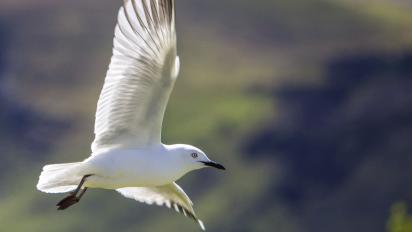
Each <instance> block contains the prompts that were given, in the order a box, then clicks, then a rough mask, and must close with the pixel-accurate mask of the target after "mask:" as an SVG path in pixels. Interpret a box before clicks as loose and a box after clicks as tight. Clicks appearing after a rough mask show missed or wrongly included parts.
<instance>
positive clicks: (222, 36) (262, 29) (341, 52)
mask: <svg viewBox="0 0 412 232" xmlns="http://www.w3.org/2000/svg"><path fill="white" fill-rule="evenodd" d="M121 2H122V1H117V0H70V1H69V0H61V1H49V0H2V1H1V2H0V148H1V150H0V151H1V156H0V181H1V183H2V188H1V190H0V231H142V232H143V231H148V232H149V231H166V230H167V231H195V230H197V229H198V228H197V226H196V225H195V224H194V223H192V222H191V221H190V220H187V219H185V218H183V217H182V216H180V215H177V214H175V213H173V212H171V211H169V210H167V209H163V208H158V207H153V206H146V205H143V204H140V203H137V202H134V201H131V200H128V199H124V198H123V197H121V196H120V195H119V194H117V193H116V192H114V191H104V190H93V191H90V192H88V193H87V194H86V195H85V198H84V199H83V200H82V202H81V204H79V205H76V206H75V207H73V208H71V209H70V210H67V211H64V212H58V211H56V209H55V207H54V204H55V203H56V202H57V201H58V200H60V198H62V197H63V195H50V194H49V195H48V194H44V193H40V192H38V191H36V190H35V185H36V182H37V177H38V175H39V173H40V170H41V167H42V166H43V165H44V164H46V163H58V162H59V163H60V162H71V161H78V160H81V159H84V158H86V157H87V156H88V155H89V153H90V148H89V146H90V142H91V141H92V139H93V122H94V111H95V106H96V102H97V98H98V95H99V91H100V89H101V87H102V84H103V78H104V76H105V72H106V67H107V65H108V62H109V58H110V56H111V46H112V42H111V40H112V36H113V28H114V25H115V22H116V14H117V9H118V7H119V6H120V4H121ZM411 10H412V4H411V3H410V2H409V1H403V0H365V1H356V0H307V1H300V0H288V1H277V0H266V1H264V0H257V1H246V0H225V1H220V0H208V1H200V0H177V30H178V39H179V42H178V45H179V53H180V57H181V61H182V70H181V76H180V77H179V80H178V81H177V83H176V87H175V90H174V92H173V94H172V96H171V101H170V104H169V107H168V109H167V113H166V118H165V122H164V126H165V128H164V142H165V143H169V144H171V143H189V144H195V145H197V146H199V147H201V148H203V149H204V150H205V151H207V152H208V154H209V156H210V157H213V158H214V159H216V160H218V161H220V162H222V163H223V164H225V166H227V168H228V171H226V172H225V173H221V172H215V171H212V170H203V171H200V172H197V173H191V174H189V175H187V176H185V177H184V178H183V179H182V180H181V181H179V183H180V184H181V185H182V187H183V188H184V189H185V190H186V192H187V193H188V194H189V196H191V198H192V200H193V201H194V202H195V209H196V211H197V212H198V215H199V216H200V217H201V218H202V219H203V220H204V222H205V224H206V227H207V229H208V230H209V231H282V232H297V231H308V232H312V231H313V232H319V231H328V232H329V231H334V232H347V231H362V232H369V231H370V232H379V231H390V232H392V231H410V230H407V229H406V228H408V227H410V216H409V215H408V214H407V211H406V207H409V208H410V207H411V205H412V185H411V184H410V183H412V172H411V167H412V156H411V154H412V143H411V142H410V141H411V138H412V14H410V12H411ZM400 201H402V202H404V203H403V205H397V204H396V202H400Z"/></svg>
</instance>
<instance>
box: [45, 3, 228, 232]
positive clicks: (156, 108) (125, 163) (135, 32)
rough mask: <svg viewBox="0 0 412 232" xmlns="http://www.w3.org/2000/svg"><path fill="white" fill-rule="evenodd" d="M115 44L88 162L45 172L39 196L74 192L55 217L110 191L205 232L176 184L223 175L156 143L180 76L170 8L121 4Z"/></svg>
mask: <svg viewBox="0 0 412 232" xmlns="http://www.w3.org/2000/svg"><path fill="white" fill-rule="evenodd" d="M113 43H114V45H113V56H112V58H111V62H110V66H109V70H108V71H107V75H106V78H105V82H104V86H103V89H102V92H101V94H100V98H99V101H98V104H97V112H96V122H95V129H94V132H95V139H94V141H93V143H92V154H91V156H90V157H89V158H87V159H85V160H84V161H82V162H76V163H67V164H51V165H46V166H44V168H43V171H42V173H41V174H40V178H39V182H38V184H37V189H38V190H40V191H43V192H47V193H62V192H71V191H73V192H71V194H70V195H69V196H68V197H66V198H65V199H63V200H62V201H60V202H59V203H58V206H59V209H66V208H68V207H69V206H71V205H73V204H75V203H77V202H78V201H79V200H80V198H81V197H82V196H83V194H84V193H85V191H86V190H87V188H104V189H115V190H116V191H118V192H120V193H121V194H122V195H123V196H125V197H127V198H132V199H135V200H137V201H140V202H143V203H147V204H153V203H156V204H157V205H165V206H168V207H169V208H174V209H175V210H176V211H178V212H180V213H182V214H184V215H185V216H188V217H190V218H192V219H194V220H195V221H196V222H198V224H199V225H200V227H201V228H202V229H203V230H204V226H203V223H202V222H201V221H200V220H199V219H198V218H197V216H196V214H195V212H194V210H193V207H192V205H193V203H192V201H191V200H190V199H189V197H188V196H187V195H186V193H185V192H184V191H183V190H182V189H181V188H180V187H179V186H178V185H177V184H176V183H175V181H176V180H178V179H179V178H181V177H182V176H183V175H185V174H186V173H188V172H190V171H192V170H196V169H200V168H204V167H207V166H209V167H215V168H218V169H224V167H223V166H222V165H219V164H217V163H215V162H213V161H211V160H210V159H209V158H208V157H207V156H206V155H205V153H204V152H203V151H201V150H200V149H198V148H196V147H193V146H190V145H184V144H176V145H165V144H163V143H162V142H161V128H162V121H163V115H164V112H165V109H166V106H167V102H168V99H169V96H170V93H171V91H172V89H173V86H174V83H175V80H176V78H177V76H178V73H179V68H180V61H179V58H178V56H177V50H176V32H175V4H174V0H126V1H125V2H124V5H123V7H121V8H120V10H119V14H118V23H117V25H116V29H115V37H114V42H113ZM79 192H80V194H79V195H77V194H78V193H79Z"/></svg>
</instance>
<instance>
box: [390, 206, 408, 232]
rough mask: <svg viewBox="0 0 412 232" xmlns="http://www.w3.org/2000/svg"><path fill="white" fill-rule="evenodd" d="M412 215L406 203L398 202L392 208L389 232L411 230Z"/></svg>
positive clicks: (406, 231)
mask: <svg viewBox="0 0 412 232" xmlns="http://www.w3.org/2000/svg"><path fill="white" fill-rule="evenodd" d="M411 231H412V217H411V216H410V215H409V214H408V212H407V208H406V206H405V203H402V202H400V203H396V204H394V205H393V206H392V208H391V216H390V218H389V221H388V232H411Z"/></svg>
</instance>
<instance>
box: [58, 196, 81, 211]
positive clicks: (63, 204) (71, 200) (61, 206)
mask: <svg viewBox="0 0 412 232" xmlns="http://www.w3.org/2000/svg"><path fill="white" fill-rule="evenodd" d="M79 200H80V199H79V198H78V197H77V196H76V194H73V193H71V194H70V195H69V196H67V197H65V198H63V200H61V201H59V203H57V204H56V206H58V208H57V209H58V210H65V209H67V208H69V207H70V206H72V205H74V204H76V203H77V202H79Z"/></svg>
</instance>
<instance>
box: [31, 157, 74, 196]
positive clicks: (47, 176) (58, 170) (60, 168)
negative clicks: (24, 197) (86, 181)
mask: <svg viewBox="0 0 412 232" xmlns="http://www.w3.org/2000/svg"><path fill="white" fill-rule="evenodd" d="M80 166H81V162H78V163H64V164H50V165H46V166H44V167H43V171H42V172H41V174H40V177H39V182H38V183H37V189H38V190H40V191H42V192H46V193H64V192H70V191H73V190H74V189H76V187H77V182H79V181H80V179H81V176H80V175H78V174H77V173H78V171H77V170H78V169H79V167H80Z"/></svg>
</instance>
